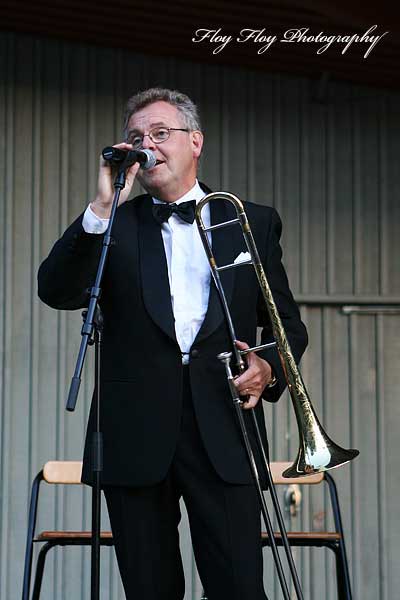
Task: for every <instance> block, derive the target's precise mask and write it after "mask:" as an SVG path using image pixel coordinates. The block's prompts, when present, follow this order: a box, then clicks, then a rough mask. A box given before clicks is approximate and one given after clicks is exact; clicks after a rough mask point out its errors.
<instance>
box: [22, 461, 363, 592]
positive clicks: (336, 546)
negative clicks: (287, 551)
mask: <svg viewBox="0 0 400 600" xmlns="http://www.w3.org/2000/svg"><path fill="white" fill-rule="evenodd" d="M49 464H56V463H46V465H45V466H44V468H43V469H42V470H41V471H40V472H39V473H38V474H37V475H36V477H35V478H34V480H33V483H32V488H31V497H30V505H29V518H28V533H27V540H26V551H25V566H24V579H23V590H22V600H30V586H31V575H32V563H33V550H34V545H35V544H37V543H41V544H42V547H41V549H40V551H39V555H38V558H37V562H36V570H35V579H34V585H33V592H32V596H31V600H39V597H40V591H41V586H42V580H43V575H44V568H45V562H46V558H47V553H48V552H49V550H51V549H52V548H54V547H56V546H61V547H63V546H90V545H91V541H92V534H91V531H43V532H41V533H40V534H39V535H37V536H35V529H36V520H37V512H38V505H39V491H40V485H41V483H42V481H45V480H46V479H45V476H44V471H45V468H46V466H47V465H49ZM57 464H59V465H71V464H73V463H68V462H57ZM79 464H80V463H79ZM288 464H289V463H271V470H272V474H273V479H274V482H275V484H276V485H291V484H293V483H296V484H298V485H313V484H316V483H317V484H318V483H320V482H322V481H325V483H326V484H327V485H328V490H329V498H330V503H331V508H332V514H333V520H334V525H335V530H334V531H329V532H326V531H323V532H320V531H311V532H293V531H291V532H288V537H289V541H290V544H291V546H293V547H313V548H323V547H325V548H328V549H330V550H331V551H332V552H333V553H334V555H335V560H336V579H337V592H338V600H352V593H351V583H350V574H349V566H348V561H347V555H346V547H345V541H344V532H343V523H342V516H341V512H340V505H339V497H338V492H337V487H336V484H335V481H334V479H333V477H332V475H330V473H328V472H324V473H320V474H317V475H311V476H310V477H301V478H292V479H286V478H285V479H283V478H282V477H281V476H280V473H282V471H283V470H284V468H286V467H287V465H288ZM49 483H51V484H54V483H56V484H65V485H68V484H70V483H71V482H66V481H62V480H60V481H51V482H49ZM74 483H79V482H78V481H75V482H74ZM261 540H262V545H263V546H264V547H265V546H269V545H270V540H269V538H268V534H267V533H264V532H263V533H262V534H261ZM275 540H276V543H277V545H278V546H282V538H281V536H280V534H278V533H275ZM100 543H101V545H102V546H113V545H114V541H113V537H112V533H111V532H110V531H105V532H102V533H101V537H100ZM202 598H203V599H204V600H207V597H206V596H205V594H204V593H203V596H202Z"/></svg>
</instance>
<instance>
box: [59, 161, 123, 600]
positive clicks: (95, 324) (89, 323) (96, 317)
mask: <svg viewBox="0 0 400 600" xmlns="http://www.w3.org/2000/svg"><path fill="white" fill-rule="evenodd" d="M134 162H135V158H134V157H132V154H131V153H129V152H128V153H127V155H126V158H125V160H124V161H123V162H121V163H120V164H119V165H118V174H117V176H116V178H115V181H114V188H115V193H114V199H113V204H112V208H111V215H110V220H109V223H108V227H107V230H106V232H105V234H104V239H103V248H102V251H101V255H100V259H99V264H98V268H97V274H96V279H95V283H94V285H93V287H92V288H91V289H90V301H89V306H88V309H87V311H84V313H83V315H82V316H83V319H84V323H83V327H82V331H81V335H82V340H81V345H80V348H79V354H78V358H77V362H76V366H75V372H74V375H73V377H72V380H71V385H70V388H69V394H68V400H67V404H66V409H67V410H68V411H70V412H73V411H74V410H75V406H76V401H77V397H78V393H79V387H80V384H81V375H82V369H83V365H84V362H85V357H86V350H87V347H88V345H93V344H94V346H95V388H94V394H93V403H94V411H95V422H96V426H95V430H94V432H93V435H92V473H93V477H92V544H91V546H92V555H91V596H90V597H91V600H99V598H100V521H101V473H102V470H103V435H102V433H101V431H100V359H101V342H102V330H103V318H102V314H101V310H100V308H99V305H98V302H99V299H100V296H101V282H102V279H103V273H104V267H105V264H106V260H107V256H108V252H109V249H110V246H111V245H112V243H113V241H112V238H111V230H112V226H113V223H114V218H115V213H116V210H117V207H118V201H119V197H120V194H121V190H123V189H124V187H125V182H126V169H127V168H128V167H130V166H131V165H132V164H133V163H134Z"/></svg>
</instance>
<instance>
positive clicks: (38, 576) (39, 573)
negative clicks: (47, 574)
mask: <svg viewBox="0 0 400 600" xmlns="http://www.w3.org/2000/svg"><path fill="white" fill-rule="evenodd" d="M54 545H55V544H52V543H51V542H47V544H45V545H44V546H43V547H42V548H41V549H40V552H39V556H38V559H37V564H36V573H35V583H34V586H33V593H32V600H39V596H40V590H41V587H42V579H43V572H44V565H45V561H46V556H47V553H48V551H49V550H50V548H53V546H54Z"/></svg>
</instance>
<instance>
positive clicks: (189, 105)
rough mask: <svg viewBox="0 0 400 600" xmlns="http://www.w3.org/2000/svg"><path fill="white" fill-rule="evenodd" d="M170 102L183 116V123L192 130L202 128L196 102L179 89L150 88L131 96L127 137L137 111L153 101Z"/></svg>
mask: <svg viewBox="0 0 400 600" xmlns="http://www.w3.org/2000/svg"><path fill="white" fill-rule="evenodd" d="M160 101H162V102H168V104H171V105H172V106H175V107H176V108H177V109H178V111H179V113H180V114H181V116H182V121H183V125H184V126H185V127H186V128H187V129H189V130H190V131H196V130H201V125H200V119H199V113H198V111H197V107H196V105H195V103H194V102H193V101H192V100H191V99H190V98H189V96H186V94H182V93H181V92H178V91H177V90H169V89H167V88H158V87H155V88H150V89H148V90H144V91H143V92H138V93H137V94H135V95H134V96H131V97H130V98H129V100H128V102H127V104H126V109H125V116H124V135H125V137H126V134H127V130H128V122H129V119H130V118H131V116H132V115H133V114H134V113H135V112H138V111H139V110H141V109H142V108H144V107H145V106H148V105H149V104H153V102H160Z"/></svg>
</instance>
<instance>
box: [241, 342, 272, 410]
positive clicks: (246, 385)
mask: <svg viewBox="0 0 400 600" xmlns="http://www.w3.org/2000/svg"><path fill="white" fill-rule="evenodd" d="M236 346H237V347H238V348H239V350H246V349H247V348H249V345H248V344H246V342H240V341H239V340H236ZM246 361H247V365H248V368H247V369H246V371H245V372H244V373H242V374H241V375H240V376H239V377H237V378H236V379H235V385H236V387H237V389H238V391H239V393H240V395H241V396H248V401H247V402H246V401H244V404H243V408H245V409H249V408H254V407H255V406H256V404H257V402H258V401H259V399H260V397H261V394H262V393H263V390H264V388H265V386H266V385H267V384H268V383H269V382H270V381H271V379H272V378H273V373H272V369H271V365H270V364H269V363H268V362H267V361H266V360H264V359H263V358H260V357H259V356H257V354H256V353H255V352H249V354H246Z"/></svg>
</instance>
